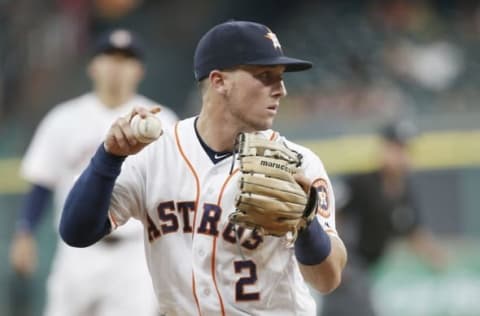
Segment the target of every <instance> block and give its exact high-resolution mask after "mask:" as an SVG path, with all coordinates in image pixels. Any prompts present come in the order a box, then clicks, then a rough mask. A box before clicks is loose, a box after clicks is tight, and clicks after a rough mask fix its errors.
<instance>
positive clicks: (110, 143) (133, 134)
mask: <svg viewBox="0 0 480 316" xmlns="http://www.w3.org/2000/svg"><path fill="white" fill-rule="evenodd" d="M160 110H161V109H160V107H158V106H155V107H152V108H149V109H146V108H143V107H136V108H134V109H133V110H132V111H131V112H130V113H129V114H128V115H126V116H123V117H120V118H118V119H117V120H116V121H115V122H114V123H113V124H112V126H111V127H110V130H109V131H108V133H107V137H106V139H105V143H104V146H105V150H106V151H107V152H109V153H111V154H113V155H117V156H128V155H133V154H136V153H138V152H139V151H140V150H142V149H143V148H144V147H146V146H147V145H148V144H150V143H151V142H153V141H154V140H155V139H156V138H158V136H160V134H161V133H159V132H158V133H157V134H158V136H157V137H151V138H150V139H146V138H141V139H139V138H140V137H141V136H139V135H141V134H139V124H138V122H139V121H140V120H145V119H147V118H149V119H150V118H152V117H154V119H155V120H158V119H157V118H156V117H155V116H154V114H155V113H158V112H160ZM135 117H138V118H137V119H136V120H137V123H135V124H136V125H132V120H133V119H134V118H135ZM158 127H160V129H161V124H160V125H158V126H157V128H158Z"/></svg>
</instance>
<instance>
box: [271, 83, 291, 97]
mask: <svg viewBox="0 0 480 316" xmlns="http://www.w3.org/2000/svg"><path fill="white" fill-rule="evenodd" d="M272 94H273V96H275V97H279V98H283V97H285V96H287V94H288V93H287V88H285V83H284V82H283V80H280V81H278V82H277V83H275V86H274V87H273V93H272Z"/></svg>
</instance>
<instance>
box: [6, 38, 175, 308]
mask: <svg viewBox="0 0 480 316" xmlns="http://www.w3.org/2000/svg"><path fill="white" fill-rule="evenodd" d="M143 58H144V49H143V47H142V46H141V44H140V42H139V39H138V38H137V37H135V36H134V34H133V33H131V32H129V31H127V30H123V29H117V30H113V31H111V32H108V33H106V34H104V35H102V36H101V37H100V38H99V39H98V41H97V42H96V45H95V49H94V54H93V57H92V59H91V61H90V62H89V65H88V74H89V76H90V78H91V79H92V81H93V86H94V90H93V92H90V93H86V94H84V95H82V96H79V97H77V98H75V99H72V100H69V101H67V102H65V103H63V104H60V105H58V106H57V107H55V108H53V109H52V110H51V111H50V112H49V113H48V114H47V116H46V117H45V118H44V119H43V121H42V122H41V124H40V125H39V127H38V129H37V131H36V133H35V135H34V138H33V140H32V142H31V144H30V146H29V148H28V150H27V152H26V154H25V157H24V159H23V162H22V168H21V171H22V174H23V176H24V178H25V179H26V180H27V181H28V182H30V183H31V184H32V187H31V190H30V192H29V193H28V194H27V195H26V197H25V203H24V207H23V209H22V211H21V213H20V218H19V222H18V227H17V230H16V234H15V236H14V240H13V244H12V247H11V262H12V265H13V267H14V269H15V270H16V271H17V272H19V273H21V274H27V275H28V274H30V273H32V272H33V270H34V268H35V261H36V244H35V239H34V231H35V228H36V226H37V223H38V221H39V220H40V218H41V217H42V216H43V214H45V210H46V209H47V204H48V200H49V198H50V197H51V196H52V195H54V202H55V203H54V204H55V207H56V208H57V209H58V210H59V212H58V214H57V216H56V222H58V220H59V217H60V210H61V208H62V206H63V203H64V201H65V198H66V194H67V193H68V191H69V189H70V187H71V186H72V184H73V183H74V180H75V178H76V177H78V176H79V174H80V173H81V171H82V170H83V169H84V168H85V166H86V165H87V164H88V161H89V159H90V158H91V156H92V155H93V153H94V152H95V150H96V148H97V147H98V143H99V142H100V141H101V140H102V139H103V138H104V137H105V135H106V133H107V131H108V129H109V127H110V125H111V124H112V122H113V121H114V120H115V119H116V118H117V117H118V116H119V115H122V114H124V113H128V112H129V111H131V109H132V108H134V106H143V107H146V108H149V107H153V106H154V102H153V101H151V100H149V99H147V98H145V97H143V96H141V95H138V94H136V91H137V87H138V84H139V82H140V81H141V79H142V77H143V75H144V65H143ZM159 117H161V119H162V121H163V122H164V124H165V125H168V124H173V123H174V122H175V121H176V120H177V118H176V115H175V114H174V113H173V112H172V111H171V110H170V109H168V108H166V107H163V108H162V111H161V113H159ZM55 226H57V224H56V225H55ZM125 228H126V229H125V230H119V231H118V232H116V233H114V234H111V235H110V236H108V237H106V238H104V239H102V240H101V241H99V242H98V243H97V244H95V245H94V246H92V247H90V248H87V249H78V248H72V247H68V246H67V245H65V243H63V242H60V243H59V244H58V245H57V250H56V255H55V258H54V260H53V266H52V269H51V274H50V276H49V278H48V295H47V302H46V310H45V315H47V316H65V315H69V316H83V315H85V316H87V315H88V316H97V315H125V316H127V315H128V316H131V315H135V314H138V315H156V314H155V313H156V310H157V305H158V304H157V303H156V300H155V295H154V292H153V287H152V284H151V280H150V277H149V276H148V270H147V266H146V262H145V255H144V251H143V242H142V226H141V224H140V223H139V222H138V221H130V222H129V223H128V224H127V225H126V227H125ZM119 263H121V264H122V265H121V266H120V265H119ZM139 293H141V295H140V294H139ZM150 293H151V295H150Z"/></svg>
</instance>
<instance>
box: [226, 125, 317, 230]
mask: <svg viewBox="0 0 480 316" xmlns="http://www.w3.org/2000/svg"><path fill="white" fill-rule="evenodd" d="M238 143H239V159H240V170H241V172H242V174H241V176H240V192H239V194H238V196H237V199H236V210H235V212H233V213H232V214H230V220H231V221H232V222H233V223H236V224H238V225H240V226H244V227H247V228H250V229H258V230H259V231H260V232H262V233H263V234H264V235H272V236H284V235H286V234H287V233H289V232H291V233H292V234H293V237H294V238H295V237H296V236H297V233H298V231H300V230H302V229H304V228H305V227H306V226H307V225H308V224H309V223H310V222H311V220H312V219H313V217H314V215H315V213H316V212H315V211H316V206H317V197H318V194H317V192H316V189H315V188H313V190H312V188H311V187H310V181H309V180H308V179H307V178H306V177H305V176H304V175H303V174H301V173H300V171H299V168H298V167H299V166H300V165H301V160H302V157H301V155H300V154H299V153H297V152H295V151H293V150H291V149H290V148H288V147H287V146H286V145H285V144H283V143H279V142H276V141H271V140H268V139H265V138H263V137H262V136H261V135H257V134H254V133H243V134H240V137H239V140H238Z"/></svg>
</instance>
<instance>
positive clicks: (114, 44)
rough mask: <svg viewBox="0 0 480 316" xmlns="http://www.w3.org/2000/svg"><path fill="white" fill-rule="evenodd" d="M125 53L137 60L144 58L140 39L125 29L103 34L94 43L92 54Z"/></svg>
mask: <svg viewBox="0 0 480 316" xmlns="http://www.w3.org/2000/svg"><path fill="white" fill-rule="evenodd" d="M115 52H121V53H125V54H127V55H129V56H132V57H135V58H137V59H139V60H143V59H144V58H145V49H144V47H143V45H142V43H141V41H140V39H139V38H138V37H137V36H136V35H135V34H134V33H133V32H130V31H128V30H125V29H115V30H111V31H108V32H106V33H103V34H102V35H100V36H99V38H98V39H97V41H96V42H95V46H94V50H93V54H94V55H99V54H111V53H115Z"/></svg>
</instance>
